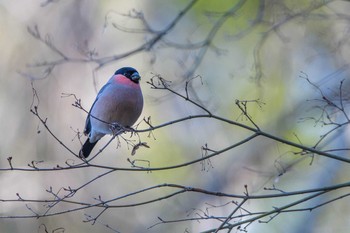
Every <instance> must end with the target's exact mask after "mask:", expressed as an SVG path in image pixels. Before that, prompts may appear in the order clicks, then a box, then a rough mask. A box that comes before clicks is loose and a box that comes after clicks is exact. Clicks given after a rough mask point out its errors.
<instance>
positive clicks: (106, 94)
mask: <svg viewBox="0 0 350 233" xmlns="http://www.w3.org/2000/svg"><path fill="white" fill-rule="evenodd" d="M140 79H141V77H140V75H139V73H138V72H137V71H136V70H135V69H134V68H132V67H123V68H121V69H119V70H117V71H116V72H115V73H114V75H113V76H112V77H111V78H110V79H109V81H108V82H107V83H106V84H105V85H104V86H103V87H102V88H101V90H100V91H99V92H98V94H97V97H96V99H95V102H94V103H93V104H92V107H91V109H90V111H89V114H88V116H87V119H86V123H85V129H84V134H85V135H88V139H87V140H86V142H85V143H84V145H83V147H82V148H81V150H80V152H79V155H80V157H82V158H83V157H84V158H87V157H88V156H89V155H90V153H91V151H92V149H93V148H94V146H95V145H96V143H97V142H98V140H100V139H101V138H102V137H103V136H104V135H106V134H113V133H114V132H113V129H114V128H113V127H115V126H121V127H131V126H132V125H133V124H134V123H135V122H136V120H137V119H138V118H139V116H140V114H141V112H142V108H143V97H142V92H141V88H140V83H139V82H140Z"/></svg>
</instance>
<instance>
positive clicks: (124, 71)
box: [114, 67, 141, 83]
mask: <svg viewBox="0 0 350 233" xmlns="http://www.w3.org/2000/svg"><path fill="white" fill-rule="evenodd" d="M117 74H121V75H124V76H125V77H126V78H128V79H130V80H131V81H133V82H134V83H139V81H140V79H141V76H140V74H139V73H138V72H137V70H135V69H134V68H132V67H123V68H120V69H119V70H117V71H116V72H115V73H114V75H117Z"/></svg>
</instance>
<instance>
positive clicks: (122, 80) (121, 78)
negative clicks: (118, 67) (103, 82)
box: [114, 74, 139, 87]
mask: <svg viewBox="0 0 350 233" xmlns="http://www.w3.org/2000/svg"><path fill="white" fill-rule="evenodd" d="M114 81H115V82H116V83H119V84H124V85H128V86H132V87H138V86H139V84H138V83H134V82H133V81H131V80H130V79H128V78H127V77H125V76H124V75H121V74H117V75H114Z"/></svg>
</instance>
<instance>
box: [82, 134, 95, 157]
mask: <svg viewBox="0 0 350 233" xmlns="http://www.w3.org/2000/svg"><path fill="white" fill-rule="evenodd" d="M97 142H98V141H96V142H93V143H91V142H90V140H89V138H88V139H87V140H86V142H85V143H84V145H83V147H82V148H81V150H80V152H79V156H80V157H84V158H87V157H88V156H89V155H90V153H91V151H92V149H93V148H94V146H95V145H96V143H97Z"/></svg>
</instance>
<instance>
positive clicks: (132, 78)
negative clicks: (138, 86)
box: [131, 72, 141, 83]
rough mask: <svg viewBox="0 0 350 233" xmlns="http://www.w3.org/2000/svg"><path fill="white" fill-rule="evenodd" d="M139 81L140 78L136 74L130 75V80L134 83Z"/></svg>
mask: <svg viewBox="0 0 350 233" xmlns="http://www.w3.org/2000/svg"><path fill="white" fill-rule="evenodd" d="M140 79H141V76H140V75H139V73H137V72H134V73H133V74H132V75H131V80H132V81H134V82H135V83H138V82H139V81H140Z"/></svg>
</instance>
